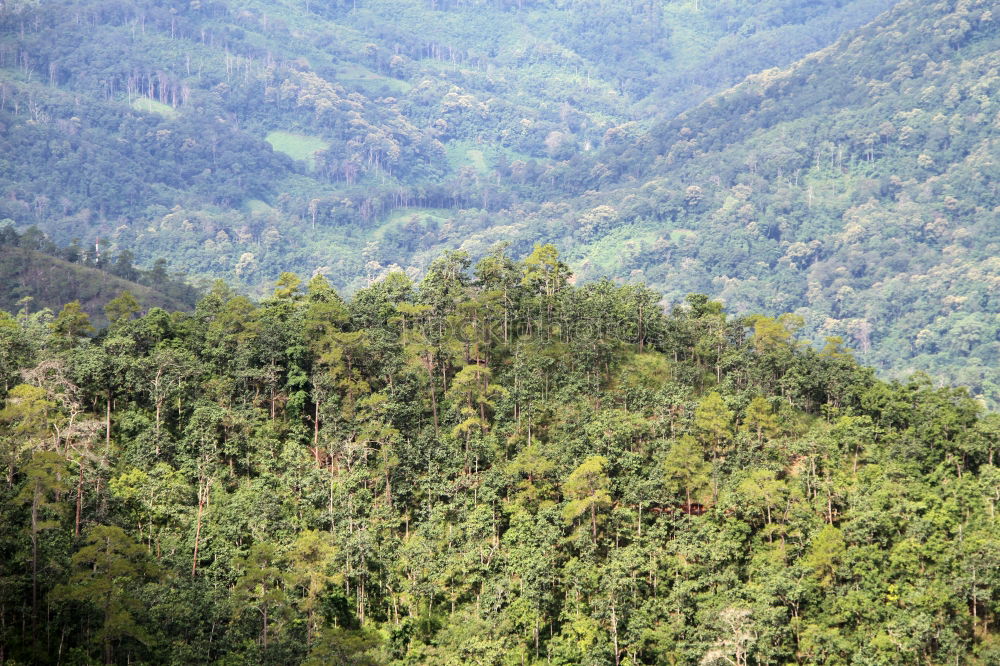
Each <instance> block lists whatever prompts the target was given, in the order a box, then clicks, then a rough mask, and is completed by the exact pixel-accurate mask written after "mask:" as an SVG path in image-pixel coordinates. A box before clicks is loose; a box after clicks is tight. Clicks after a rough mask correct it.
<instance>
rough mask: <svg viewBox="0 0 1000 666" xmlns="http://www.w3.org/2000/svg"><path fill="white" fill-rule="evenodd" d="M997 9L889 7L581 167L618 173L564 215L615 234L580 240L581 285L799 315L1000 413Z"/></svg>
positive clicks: (876, 359) (808, 324)
mask: <svg viewBox="0 0 1000 666" xmlns="http://www.w3.org/2000/svg"><path fill="white" fill-rule="evenodd" d="M994 8H995V7H994V5H993V3H990V2H985V1H984V2H942V3H933V4H931V3H924V2H917V1H907V2H903V3H900V4H899V5H898V6H897V7H896V8H895V9H894V10H893V11H891V12H890V13H888V14H886V15H885V16H883V17H882V18H881V19H879V20H878V21H876V22H874V23H873V24H871V25H869V26H866V27H865V28H862V29H860V30H858V31H856V32H853V33H850V34H848V35H846V36H845V37H844V38H842V39H841V40H840V41H839V42H838V43H837V44H835V45H833V46H831V47H829V48H827V49H824V50H822V51H820V52H818V53H816V54H814V55H811V56H809V57H807V58H805V59H804V60H803V61H802V62H800V63H798V64H796V65H795V66H793V67H791V68H789V69H786V70H770V71H766V72H763V73H761V74H758V75H755V76H751V77H749V78H748V79H747V80H746V81H745V82H743V83H741V84H740V85H738V86H736V87H734V88H733V89H731V90H729V91H727V92H725V93H722V94H720V95H718V96H716V97H713V98H712V99H710V100H708V101H707V102H705V103H704V104H702V105H700V106H699V107H698V108H696V109H693V110H691V111H689V112H687V113H684V114H682V115H680V116H679V117H678V118H676V119H674V120H671V121H669V122H666V123H663V124H661V125H659V126H657V127H656V128H654V129H653V130H652V131H650V132H649V133H647V134H644V135H642V136H641V137H639V138H637V139H635V140H634V141H631V142H628V143H623V144H621V145H620V146H612V147H608V148H606V149H605V150H604V152H603V153H602V154H601V156H600V157H599V158H598V159H597V160H595V163H594V164H593V165H591V166H589V171H590V172H591V173H598V174H620V175H619V176H617V177H616V178H614V179H612V180H611V181H610V182H607V183H605V184H603V186H602V184H601V183H599V182H590V183H588V184H587V185H586V187H590V188H593V189H594V190H599V191H595V192H592V193H589V194H587V195H585V196H582V197H580V198H579V199H577V200H576V201H574V202H572V203H570V204H569V205H568V206H567V207H566V208H567V209H568V210H572V211H587V210H589V211H590V212H589V213H587V214H586V215H585V216H583V217H579V216H578V217H577V219H591V218H594V219H597V218H601V219H608V220H611V221H612V223H610V224H609V223H605V224H607V225H608V228H607V229H605V230H602V231H601V232H599V233H596V234H593V235H591V236H588V235H587V234H588V229H589V228H588V227H587V226H585V225H581V227H579V228H578V229H576V230H575V231H574V232H573V233H574V238H575V239H576V240H577V241H578V250H577V254H576V256H575V262H576V266H577V267H578V272H579V274H580V275H581V277H593V276H598V275H602V274H611V275H622V276H632V277H635V278H642V279H644V280H647V281H649V282H651V283H652V284H655V285H658V286H661V287H662V288H664V289H665V290H666V291H667V293H668V294H669V297H670V298H671V299H674V300H676V299H679V298H680V297H682V296H683V294H685V293H687V292H689V291H704V292H708V293H712V294H715V295H718V296H721V297H722V298H723V299H724V300H725V301H726V302H727V303H728V304H729V306H730V307H731V308H733V309H735V310H736V311H757V310H760V311H766V312H780V311H794V312H796V313H798V314H800V315H801V316H802V317H803V318H804V323H805V329H804V331H805V332H807V333H808V334H810V335H811V336H813V337H815V338H822V337H823V336H826V335H841V336H844V337H845V338H847V339H848V340H850V341H851V342H852V344H853V345H854V346H855V348H856V349H858V350H859V351H860V352H861V353H862V355H863V356H864V357H865V358H866V360H868V361H869V362H872V363H875V364H877V365H879V366H880V367H882V368H883V369H890V368H891V369H892V370H893V372H895V373H898V374H905V373H908V372H911V371H914V370H925V371H928V372H931V373H933V374H935V375H936V376H938V377H941V378H944V379H946V380H948V381H954V382H958V383H963V384H969V385H971V386H973V387H974V391H976V392H977V393H979V394H981V395H983V396H984V397H986V398H987V399H988V400H990V401H991V402H993V403H994V404H996V400H997V398H998V397H1000V375H998V373H997V370H996V369H997V368H998V367H1000V320H998V317H997V313H998V312H1000V290H998V289H997V287H998V285H1000V260H998V258H997V257H998V256H1000V233H998V231H1000V216H998V213H1000V208H998V206H1000V194H998V191H997V186H996V183H997V182H998V180H1000V167H998V164H1000V137H998V129H1000V113H998V112H1000V109H998V107H997V104H996V100H997V99H998V88H1000V77H998V75H997V71H998V67H1000V15H994V12H993V11H992V10H993V9H994ZM565 177H566V178H567V179H570V180H571V179H573V178H574V177H575V174H573V173H570V174H567V175H566V176H565ZM540 224H541V225H542V228H551V224H550V223H549V222H547V221H544V220H543V221H542V222H540ZM528 226H531V223H530V222H529V223H528ZM612 227H613V228H612Z"/></svg>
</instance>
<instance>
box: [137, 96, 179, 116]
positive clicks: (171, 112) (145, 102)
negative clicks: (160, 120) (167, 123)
mask: <svg viewBox="0 0 1000 666" xmlns="http://www.w3.org/2000/svg"><path fill="white" fill-rule="evenodd" d="M132 108H133V109H135V110H136V111H143V112H145V113H155V114H158V115H161V116H163V117H164V118H176V117H177V115H178V112H177V109H175V108H173V107H172V106H170V105H169V104H164V103H163V102H157V101H156V100H155V99H150V98H148V97H136V98H135V99H134V100H132Z"/></svg>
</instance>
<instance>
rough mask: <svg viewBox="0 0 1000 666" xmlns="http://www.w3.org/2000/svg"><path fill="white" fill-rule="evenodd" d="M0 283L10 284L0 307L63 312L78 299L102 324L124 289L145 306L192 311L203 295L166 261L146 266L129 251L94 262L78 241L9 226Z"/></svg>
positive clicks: (0, 240)
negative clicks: (60, 244) (63, 242)
mask: <svg viewBox="0 0 1000 666" xmlns="http://www.w3.org/2000/svg"><path fill="white" fill-rule="evenodd" d="M57 254H61V255H62V256H57ZM0 284H3V285H4V287H5V288H4V289H3V290H2V291H0V310H6V311H7V312H18V311H23V313H24V314H27V313H30V312H38V311H43V310H45V309H48V310H50V311H53V312H58V311H59V310H60V309H61V308H62V306H63V305H64V304H66V303H68V302H70V301H76V302H78V303H79V304H80V307H81V310H82V311H83V312H85V313H86V314H87V315H89V317H90V318H91V320H92V321H93V323H94V324H95V325H97V326H105V325H107V323H108V322H107V318H106V316H105V312H104V306H105V305H107V304H108V302H109V301H111V300H112V299H114V298H117V297H118V296H119V295H121V294H122V292H126V291H127V292H129V293H130V294H132V296H133V297H134V298H135V299H136V301H137V305H138V307H139V308H140V309H142V310H148V309H151V308H164V309H168V310H190V309H191V308H193V307H194V304H195V300H196V299H197V297H198V291H197V290H196V289H194V288H193V287H191V286H190V285H188V284H186V282H185V281H184V279H183V277H182V276H177V275H171V274H169V273H168V272H167V270H166V265H165V264H164V263H163V262H159V263H158V264H157V265H156V266H154V268H153V269H152V270H149V271H145V270H141V269H138V268H136V267H134V266H132V265H131V255H130V254H129V253H127V252H126V253H123V254H121V255H119V256H117V257H114V256H109V255H105V256H104V258H103V262H102V261H99V260H98V261H95V257H94V256H92V255H91V256H88V255H87V253H86V252H83V251H81V250H80V248H79V247H78V246H70V247H66V248H62V249H61V250H60V249H59V248H57V247H56V246H55V245H54V244H53V243H51V242H50V241H49V240H48V239H47V238H45V237H44V236H43V235H41V234H40V233H38V232H37V230H35V229H30V230H29V231H27V232H25V233H24V234H21V235H18V234H16V233H14V232H13V231H12V230H11V229H10V228H9V227H7V228H3V229H0Z"/></svg>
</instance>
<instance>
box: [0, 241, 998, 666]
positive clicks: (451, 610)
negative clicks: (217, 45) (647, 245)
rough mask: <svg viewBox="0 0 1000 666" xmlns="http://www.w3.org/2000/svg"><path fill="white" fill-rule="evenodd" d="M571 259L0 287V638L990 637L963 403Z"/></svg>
mask: <svg viewBox="0 0 1000 666" xmlns="http://www.w3.org/2000/svg"><path fill="white" fill-rule="evenodd" d="M569 274H570V273H569V269H568V267H567V266H566V265H565V264H563V263H562V262H561V261H559V259H558V256H557V255H556V252H555V250H554V248H552V247H551V246H539V247H536V248H535V250H534V252H532V253H531V255H530V256H528V257H527V258H525V259H524V260H523V261H515V260H513V259H511V258H509V257H508V256H507V255H506V254H504V253H503V251H502V250H497V251H494V252H492V253H491V254H489V256H488V257H486V258H485V259H483V260H482V261H480V262H479V263H478V264H476V265H475V267H474V268H472V267H470V261H469V259H468V258H467V257H466V256H465V255H463V254H461V253H454V254H449V255H446V256H444V257H441V258H440V259H438V260H437V261H436V262H435V263H434V264H433V265H432V266H431V268H430V270H429V271H428V274H427V276H426V277H425V278H424V279H423V280H422V281H421V282H420V283H419V284H417V285H415V284H413V283H412V282H411V281H410V280H409V279H408V278H407V277H406V276H405V275H404V274H402V273H391V274H390V275H389V276H387V277H386V278H385V279H384V280H382V281H378V282H375V283H374V284H372V285H370V286H369V287H366V288H364V289H362V290H360V291H358V292H357V293H356V294H354V296H353V297H352V298H351V299H350V300H347V301H345V300H342V299H341V298H340V297H339V296H338V295H337V293H336V292H335V291H334V290H333V289H332V288H331V287H330V285H329V283H328V282H327V281H326V280H325V279H324V278H322V277H315V278H313V279H312V280H310V281H309V282H308V284H307V285H303V284H302V283H301V281H300V280H299V279H298V278H297V277H296V276H294V275H293V274H290V273H286V274H284V275H282V276H281V279H280V280H279V281H278V283H277V285H276V288H275V290H274V294H273V296H271V297H269V298H267V299H265V300H263V301H262V302H260V303H254V302H251V301H249V300H248V299H246V298H245V297H242V296H238V295H235V294H234V293H233V292H232V291H231V290H229V289H228V288H226V287H225V286H223V285H222V284H221V283H220V284H218V285H216V287H215V288H214V289H213V290H212V291H211V292H210V293H209V294H208V295H206V296H205V297H204V298H203V299H202V300H201V302H200V303H199V304H198V306H197V308H196V309H195V311H194V312H193V313H173V314H169V313H167V312H165V311H163V310H159V309H154V310H152V311H150V312H149V313H148V314H146V315H145V316H142V317H138V318H136V317H135V316H134V312H133V311H131V310H129V309H128V308H125V307H118V306H116V307H115V308H110V309H109V312H110V313H115V314H112V319H113V323H112V324H111V326H110V328H109V329H107V330H105V331H103V332H101V333H100V334H99V335H98V336H96V337H93V338H89V337H86V336H82V335H81V331H82V328H81V326H80V324H81V323H85V320H84V321H83V322H81V315H80V313H79V310H78V309H74V308H72V307H67V308H66V309H64V310H63V311H62V312H61V313H60V314H59V316H58V317H57V318H56V319H55V320H54V321H53V322H52V323H51V325H48V326H45V325H43V324H41V323H40V322H39V321H38V320H37V319H34V318H20V319H14V318H13V317H10V316H6V315H4V316H3V318H2V319H0V335H2V336H3V338H2V340H3V347H2V348H3V349H4V350H5V353H4V354H3V356H2V357H0V360H2V363H3V366H2V367H0V373H2V384H0V397H2V399H3V402H2V409H0V443H2V446H3V448H0V452H2V455H3V458H2V465H3V468H2V469H3V478H2V480H0V500H2V501H0V512H2V513H0V581H2V583H3V584H2V585H0V658H2V659H5V660H8V661H7V662H6V663H12V664H13V663H56V662H62V663H72V664H84V663H95V661H94V660H99V659H100V660H104V662H105V663H117V664H126V663H128V664H176V663H212V664H236V663H240V664H242V663H254V664H296V663H306V664H330V663H337V664H413V663H422V664H457V663H481V664H511V665H513V664H566V665H568V664H592V665H597V664H601V665H606V664H613V663H617V664H633V665H637V664H702V665H713V664H715V665H718V664H731V663H738V664H788V663H816V664H821V663H822V664H844V663H857V662H859V661H863V662H865V663H878V664H913V663H949V664H951V663H962V664H973V665H975V664H982V665H984V666H985V665H987V664H995V663H997V661H998V660H1000V641H998V640H997V636H996V633H995V632H996V624H997V614H998V611H1000V561H998V558H1000V524H998V518H997V516H996V508H997V507H996V503H997V502H998V501H1000V500H998V497H1000V494H998V493H1000V471H998V469H997V467H996V466H995V462H996V453H997V446H998V444H1000V440H998V437H1000V420H998V418H997V416H996V415H995V414H992V415H984V414H983V413H982V410H981V407H980V406H979V405H978V404H977V403H976V401H974V400H972V399H971V398H970V397H969V396H968V394H967V393H966V392H965V391H964V390H956V389H937V388H933V387H932V386H931V384H930V383H929V382H928V381H927V380H926V379H921V378H916V379H914V380H913V381H911V382H909V383H907V384H899V383H885V382H881V381H878V380H876V379H875V378H874V376H873V372H872V371H871V370H870V369H868V368H865V367H862V366H859V365H858V364H857V363H856V361H855V360H854V359H853V358H852V356H851V355H850V353H848V352H847V351H845V350H844V348H843V346H842V345H841V342H840V341H839V340H837V339H830V340H828V341H827V344H826V346H825V347H824V348H823V349H822V350H821V351H816V350H815V349H814V348H812V347H811V346H808V345H803V344H802V343H801V342H799V341H797V340H796V339H795V337H794V335H793V330H794V328H795V325H796V322H795V318H794V317H791V316H785V317H781V318H778V319H772V318H768V317H762V316H750V317H733V316H728V315H727V314H726V313H725V312H724V311H723V309H722V307H721V305H720V304H719V303H718V302H715V301H711V300H709V299H708V298H706V297H704V296H690V297H688V298H687V300H686V302H685V303H684V304H683V305H680V306H678V307H676V308H675V309H674V310H673V311H672V312H670V313H664V312H662V311H661V310H660V309H659V308H658V307H657V303H658V302H659V301H660V295H659V294H657V293H655V292H652V291H649V290H647V289H645V288H642V287H638V286H619V285H615V284H613V283H611V282H607V281H603V282H593V283H590V284H586V285H583V286H578V287H574V286H572V285H571V284H570V282H569ZM118 305H119V306H120V305H121V303H119V304H118Z"/></svg>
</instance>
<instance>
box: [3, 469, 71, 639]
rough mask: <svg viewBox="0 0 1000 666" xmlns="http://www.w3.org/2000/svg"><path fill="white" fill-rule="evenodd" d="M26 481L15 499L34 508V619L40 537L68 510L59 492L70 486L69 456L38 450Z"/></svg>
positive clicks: (25, 471) (32, 608)
mask: <svg viewBox="0 0 1000 666" xmlns="http://www.w3.org/2000/svg"><path fill="white" fill-rule="evenodd" d="M24 475H25V481H24V486H22V488H21V491H20V492H19V493H18V494H17V497H16V498H15V501H16V502H17V503H18V504H22V505H26V506H28V507H29V510H30V512H31V532H30V533H31V621H32V627H33V628H34V625H35V622H36V621H37V619H38V537H39V534H40V533H41V532H42V531H43V530H50V529H53V528H56V527H59V519H60V518H62V517H64V516H65V514H66V513H67V506H66V505H65V504H64V503H63V502H62V501H60V496H61V495H62V494H63V493H65V492H67V491H68V490H69V484H68V483H67V481H66V479H67V478H68V477H69V470H68V469H67V468H66V459H65V458H63V457H62V456H60V455H59V454H58V453H55V452H53V451H37V452H35V454H34V455H32V456H31V461H30V462H29V463H28V464H27V465H26V466H25V469H24Z"/></svg>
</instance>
